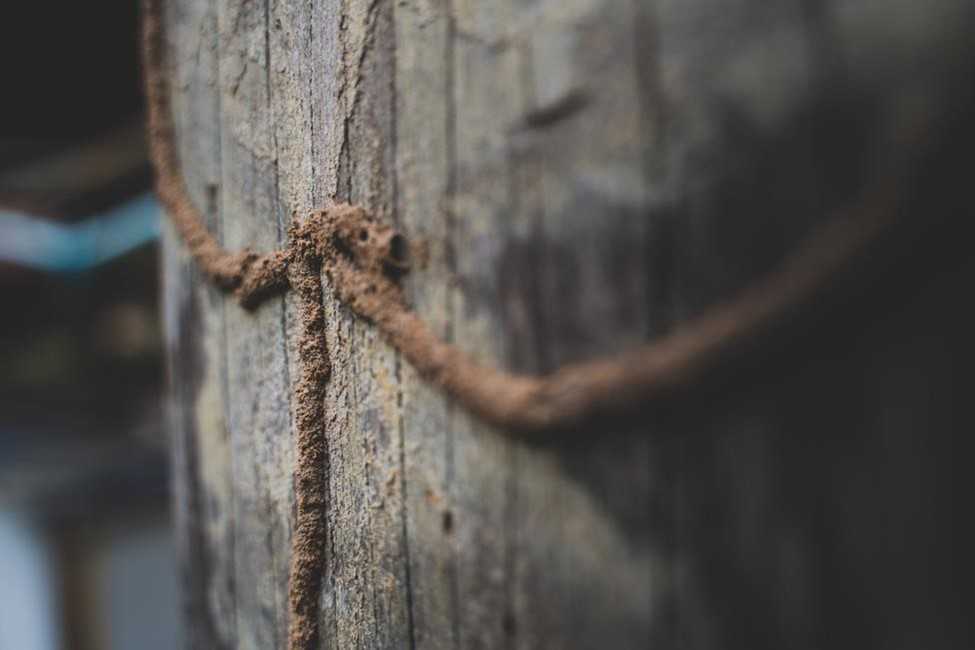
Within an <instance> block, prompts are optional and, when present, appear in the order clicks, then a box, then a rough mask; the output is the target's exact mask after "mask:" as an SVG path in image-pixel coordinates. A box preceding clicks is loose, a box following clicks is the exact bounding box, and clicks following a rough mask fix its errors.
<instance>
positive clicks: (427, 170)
mask: <svg viewBox="0 0 975 650" xmlns="http://www.w3.org/2000/svg"><path fill="white" fill-rule="evenodd" d="M894 4H897V5H898V7H897V8H895V9H894V10H890V9H889V7H888V5H889V3H887V2H882V1H881V0H861V1H859V2H857V3H855V5H856V6H855V7H854V8H851V3H849V2H846V1H845V0H836V1H835V2H824V3H821V5H819V4H815V3H808V2H799V1H796V2H785V3H766V2H762V1H761V0H742V1H740V2H735V3H728V2H724V1H721V2H718V1H716V0H693V1H686V0H685V1H682V2H670V1H664V0H659V1H655V2H651V1H649V0H647V1H633V2H628V3H623V2H618V1H616V0H552V1H542V0H539V1H536V2H525V1H523V0H497V1H494V2H485V1H484V0H452V1H448V0H401V1H397V2H392V1H391V0H378V1H376V0H344V1H339V0H322V1H320V2H310V3H304V2H303V3H299V2H292V1H283V0H282V1H275V2H272V1H270V0H251V1H244V0H203V1H198V0H173V1H172V2H168V3H167V16H166V28H167V31H166V33H167V38H168V50H169V69H170V71H171V75H172V77H171V78H172V79H173V83H172V87H173V89H174V93H175V96H174V109H175V111H176V115H175V119H176V122H177V127H178V132H179V134H180V151H181V155H182V163H183V167H184V171H185V175H186V180H187V183H188V185H189V188H190V191H191V193H192V194H193V196H194V198H195V200H196V202H197V205H199V206H200V207H201V209H202V210H203V211H204V212H205V213H206V215H207V217H208V219H209V224H208V225H209V227H210V228H211V229H212V231H213V232H214V233H217V234H218V235H219V238H220V240H221V242H222V243H223V244H224V245H225V246H226V247H228V248H231V249H238V248H241V247H244V246H249V247H251V248H253V249H255V250H257V251H261V252H263V251H267V250H271V249H274V248H279V247H281V246H282V244H283V243H284V241H285V238H286V229H287V226H288V224H289V223H290V222H291V221H292V219H294V218H296V217H295V215H299V217H300V215H302V214H303V213H305V212H307V211H310V210H311V209H313V208H316V207H319V206H322V205H325V204H327V203H328V202H329V201H351V202H356V203H360V204H363V205H365V206H366V207H367V208H369V209H370V210H372V211H373V212H374V213H375V214H377V215H379V216H380V218H381V219H383V220H384V221H386V222H388V223H393V224H396V225H397V227H399V228H400V229H401V230H402V231H403V232H404V233H405V234H406V235H407V236H408V237H409V238H410V239H411V240H423V241H425V242H426V245H427V250H428V253H429V254H428V256H427V259H426V261H425V264H424V266H422V268H418V269H416V270H414V271H413V272H412V273H411V274H410V275H409V276H408V278H407V280H406V283H407V290H408V295H409V298H410V301H411V303H412V305H413V306H414V307H415V308H416V310H417V311H418V313H419V314H420V315H421V316H422V317H423V318H424V319H426V320H428V321H430V322H432V323H433V324H434V325H435V327H436V329H437V330H438V332H439V333H440V334H441V335H442V336H443V337H445V338H446V339H448V340H451V341H453V342H455V343H457V344H458V345H460V346H461V347H462V348H464V349H465V350H468V351H470V352H471V353H473V354H475V355H476V356H477V357H478V358H479V359H482V360H485V361H490V362H491V363H494V364H499V365H503V366H505V367H508V368H512V369H517V370H520V371H525V372H546V371H550V370H552V369H554V368H556V367H558V366H560V365H561V364H564V363H566V362H570V361H575V360H583V359H589V358H593V357H596V356H599V355H605V354H609V353H614V352H622V351H625V350H626V349H627V348H628V347H629V346H632V345H635V344H638V343H640V342H643V341H646V340H648V339H649V338H652V337H654V336H658V335H660V334H661V333H664V332H666V331H669V330H670V329H672V328H675V327H679V326H680V323H681V322H682V321H684V320H686V319H688V318H691V317H693V316H694V315H696V314H698V313H700V312H701V311H702V310H703V309H705V308H706V307H707V306H709V305H711V304H714V303H715V302H717V301H720V300H724V299H728V298H729V297H731V296H733V295H734V294H735V292H736V291H738V290H740V289H741V288H742V287H744V286H746V285H747V283H748V282H749V281H751V280H752V279H754V278H755V277H756V276H757V275H759V274H761V273H763V272H765V271H767V270H769V269H770V268H772V267H773V266H774V265H775V264H776V263H777V262H778V261H779V260H781V258H782V256H783V255H784V254H785V253H786V252H787V251H788V250H789V249H790V248H791V246H792V245H794V244H795V243H796V242H797V241H798V239H799V238H800V237H801V236H802V235H803V234H804V233H805V232H807V230H808V228H809V227H810V225H811V224H813V223H815V222H817V221H818V220H822V219H824V218H825V217H826V216H828V215H829V213H830V211H831V210H833V209H835V208H837V207H838V206H840V205H842V204H843V203H844V202H846V201H849V200H851V199H852V198H853V197H855V196H856V194H857V192H858V191H859V190H860V189H861V188H862V187H863V186H864V185H865V184H866V183H867V182H868V180H869V179H870V176H871V173H872V172H873V171H874V170H875V169H876V165H874V164H873V160H874V158H875V157H880V156H881V155H882V153H883V152H884V151H890V150H891V149H890V147H891V141H892V133H895V132H896V128H894V127H891V126H890V124H891V122H890V120H891V119H894V118H895V117H896V115H897V114H898V110H899V107H900V106H901V104H902V103H903V102H902V101H901V100H903V99H904V98H905V97H906V98H908V99H912V98H913V99H917V100H919V101H922V102H925V101H926V102H930V104H931V107H932V108H938V107H940V106H941V104H939V102H942V103H943V102H944V101H945V100H944V97H943V93H942V94H937V93H932V92H927V91H928V90H930V87H929V86H926V85H925V84H926V83H927V82H929V81H930V80H931V79H933V78H938V75H939V74H942V73H944V74H945V75H946V74H947V70H948V69H949V68H950V67H951V66H950V65H949V64H950V62H951V61H953V60H955V59H954V58H953V57H957V56H958V52H957V51H954V50H952V51H949V50H950V49H951V48H949V47H947V46H946V45H945V44H946V43H952V44H954V43H957V42H962V41H964V40H965V39H964V38H962V39H954V37H955V36H957V35H958V34H965V33H966V32H965V31H964V29H963V28H964V26H965V25H970V22H968V21H967V19H968V16H967V12H966V9H965V7H964V5H965V4H966V3H965V2H964V1H963V0H937V1H934V2H930V3H925V6H924V7H923V8H918V9H917V12H918V13H919V14H922V15H923V16H924V17H925V19H926V20H924V21H915V20H914V19H909V18H907V17H905V16H906V13H908V12H907V9H908V5H910V4H911V3H894ZM902 5H903V6H902ZM929 5H931V6H929ZM898 12H900V13H898ZM902 14H903V15H902ZM942 76H943V75H942ZM884 147H887V149H885V148H884ZM893 150H896V148H895V149H893ZM935 257H939V256H932V258H935ZM924 259H925V260H927V258H924ZM163 261H164V287H165V298H164V311H165V320H166V323H165V324H166V332H167V347H168V353H169V354H168V359H169V369H170V387H171V391H170V392H171V397H172V399H171V404H172V409H171V414H172V417H171V423H172V431H173V437H172V447H173V458H174V465H173V467H174V495H175V503H176V510H175V512H176V521H177V526H178V536H179V540H180V544H181V554H182V559H183V563H184V564H183V584H184V587H185V594H184V595H185V609H186V614H187V620H188V622H189V630H188V634H189V646H190V647H193V648H261V649H264V648H282V647H284V644H285V640H286V637H287V580H288V562H289V550H290V549H289V543H290V530H291V528H290V526H291V521H292V507H293V492H292V484H291V480H292V479H291V470H292V464H293V460H294V451H293V438H292V431H291V411H290V409H291V406H292V404H291V398H290V388H291V383H292V378H293V377H295V376H296V368H295V359H296V356H297V355H296V350H295V349H294V341H295V331H294V330H295V326H296V314H295V308H294V304H293V302H292V301H293V298H292V297H291V296H288V297H285V298H277V299H274V300H271V301H268V302H267V303H265V304H264V305H262V306H261V307H260V308H258V309H257V310H256V311H254V312H253V313H251V312H246V311H244V310H242V309H240V308H239V307H238V306H237V305H236V304H235V303H233V302H232V301H230V300H226V299H225V298H224V297H223V296H221V295H220V294H219V293H218V292H216V291H215V290H214V289H212V288H209V287H208V286H207V285H206V284H205V283H204V282H202V281H201V278H200V276H199V274H198V273H197V271H196V270H195V269H194V268H193V265H192V263H191V261H190V260H189V259H188V257H187V255H186V254H185V252H184V251H183V249H182V248H181V246H180V245H179V243H178V242H177V238H176V237H175V236H174V234H173V233H172V232H167V233H166V236H165V239H164V247H163ZM915 261H917V260H915ZM939 268H940V267H939ZM970 270H971V267H970V264H969V265H967V266H964V267H962V271H964V272H965V273H968V274H970ZM962 271H957V270H956V271H953V272H952V273H950V274H948V275H943V276H940V277H941V279H940V280H939V281H938V283H928V284H923V283H922V284H921V285H918V283H914V284H911V285H910V287H909V288H908V289H907V290H904V291H893V293H894V294H897V297H896V298H895V299H893V300H892V299H891V296H890V294H891V292H892V291H891V290H890V288H889V285H886V286H888V289H887V290H886V291H885V292H882V293H883V294H884V296H886V297H884V298H883V299H877V300H872V301H867V302H866V303H864V304H866V305H868V306H869V307H870V308H869V309H866V308H859V311H857V310H854V309H850V315H849V317H847V316H845V315H843V314H842V313H841V314H839V315H838V314H836V313H831V314H830V313H825V312H824V313H817V314H815V315H812V316H811V320H810V321H809V322H810V323H811V326H810V327H806V328H802V329H803V332H804V334H803V335H804V336H805V337H806V338H805V339H804V342H803V343H801V344H789V343H788V342H785V343H784V344H780V345H778V346H777V347H776V348H775V354H776V355H779V356H781V359H780V360H778V361H775V362H773V363H771V364H769V363H765V361H767V359H764V360H763V359H758V360H757V363H755V364H752V365H754V366H755V367H754V368H750V369H749V370H748V372H746V373H743V374H740V375H735V376H734V377H733V378H731V379H732V380H731V381H724V382H722V383H721V384H720V385H719V386H718V389H717V390H710V391H706V392H704V393H701V394H695V395H693V396H690V397H688V398H687V399H685V400H681V401H677V402H674V403H671V404H663V405H660V404H657V405H654V407H653V408H652V409H649V410H648V412H647V413H644V414H640V415H639V416H638V417H634V418H632V419H629V420H626V421H607V422H605V423H603V424H600V425H598V426H594V427H593V428H592V429H591V430H588V431H585V432H582V435H578V432H577V433H576V435H574V436H573V437H572V438H568V437H565V438H564V439H559V437H558V436H557V435H556V436H555V440H548V441H542V442H540V443H533V444H528V443H525V442H522V441H519V440H518V439H516V438H512V437H508V436H505V435H502V433H501V432H498V431H495V430H492V429H491V428H490V427H488V426H485V425H483V424H482V423H480V422H479V421H478V420H477V419H476V418H473V417H472V416H470V415H468V414H467V413H466V412H464V411H463V410H461V409H459V408H458V407H456V406H455V405H454V404H452V403H451V402H450V401H449V400H447V399H445V398H444V397H443V396H442V395H441V394H440V393H439V392H437V391H436V390H434V389H432V388H430V387H429V386H427V385H426V384H424V383H423V382H422V381H420V380H419V379H418V377H417V376H416V373H415V372H414V370H413V369H412V368H411V367H410V366H409V365H408V364H407V363H406V362H405V361H403V360H401V359H400V357H399V356H398V355H397V354H396V353H395V352H394V351H393V350H391V349H390V348H389V347H388V346H387V345H386V344H385V343H383V342H382V341H381V340H380V339H379V337H378V335H377V333H376V331H375V330H374V329H373V328H372V327H371V326H370V325H369V324H367V323H364V322H362V321H361V320H357V319H355V318H354V317H353V316H352V315H351V314H350V312H349V311H348V310H347V309H346V308H344V307H342V306H341V305H340V304H339V303H338V302H337V301H336V300H335V299H334V296H333V294H332V288H331V287H330V286H329V284H328V282H327V280H326V279H324V278H323V287H324V289H323V290H324V296H325V308H326V316H327V332H326V338H327V344H328V349H329V351H330V355H331V358H332V364H333V374H332V377H331V379H330V381H329V384H328V388H327V399H326V405H325V407H326V418H327V420H326V424H325V429H326V436H327V449H328V468H327V477H326V478H327V485H328V494H327V503H328V506H327V521H328V524H327V525H328V535H327V539H326V540H325V543H326V566H325V568H324V575H325V578H324V586H323V590H322V593H321V605H320V611H321V615H320V628H321V646H322V647H326V648H337V649H343V650H344V649H348V648H358V647H368V648H407V647H416V648H456V647H460V648H504V647H511V648H516V647H517V648H542V647H546V648H646V647H651V646H653V647H660V648H724V647H734V648H756V647H769V648H773V647H774V648H782V647H790V648H814V647H822V646H834V645H837V644H839V645H843V646H848V647H856V646H859V647H864V646H871V645H872V646H874V647H886V648H894V647H897V648H901V647H903V648H909V647H922V646H925V647H935V646H937V643H934V645H931V644H930V643H926V642H925V641H932V639H933V638H934V637H932V636H931V635H932V634H934V633H935V632H936V633H937V635H938V636H937V639H935V640H944V641H945V642H949V641H952V640H957V639H959V638H960V636H959V635H960V634H962V630H964V629H965V628H964V627H963V626H964V616H963V612H962V610H960V609H957V610H956V609H953V605H952V604H953V603H955V601H954V600H952V598H954V596H953V594H954V593H956V592H957V590H956V591H952V589H954V586H957V585H954V583H953V582H952V581H951V579H950V578H949V577H947V575H946V574H945V571H946V569H947V568H948V567H950V566H951V561H952V560H951V558H952V557H953V556H952V555H951V548H953V547H952V543H951V542H950V539H949V537H950V536H949V534H948V532H946V531H947V530H948V529H947V528H946V526H948V524H947V523H946V522H949V521H950V520H951V518H952V517H954V516H956V515H959V516H960V513H961V512H962V511H961V510H958V509H957V508H958V506H953V505H950V504H949V505H944V509H943V510H940V511H938V512H935V511H934V510H932V509H931V508H932V507H933V506H932V504H935V503H940V504H944V503H945V502H943V501H942V497H943V496H944V495H945V494H946V491H947V490H948V489H949V487H950V486H951V485H952V484H951V482H950V481H951V480H953V479H949V478H946V476H948V475H949V474H950V472H949V473H948V474H946V473H945V472H942V471H941V470H942V469H943V464H944V463H948V464H949V465H950V466H951V467H953V466H954V465H951V463H952V462H956V461H953V460H952V458H953V456H952V454H951V453H950V449H951V447H952V442H951V441H952V440H953V439H954V438H953V436H954V435H955V433H956V432H958V431H960V430H962V429H960V428H959V427H963V425H964V423H965V422H968V423H969V424H970V423H971V415H970V409H969V414H968V415H967V420H966V419H965V416H964V415H963V414H962V413H960V411H959V409H958V407H957V403H956V401H955V400H956V398H957V397H958V394H957V391H958V390H959V389H958V387H957V386H956V385H955V383H954V382H953V381H952V377H951V372H950V369H951V367H952V359H953V354H954V353H953V350H954V349H955V346H956V345H959V342H960V341H961V340H963V339H964V338H966V337H967V336H968V335H969V333H970V331H971V329H970V328H971V321H970V320H967V321H966V320H965V319H964V318H962V317H960V316H959V317H957V318H952V319H951V321H950V322H948V323H947V324H945V325H943V326H942V325H941V324H940V321H939V322H932V321H931V320H929V319H926V318H925V315H926V314H928V313H931V312H932V311H940V312H942V313H944V310H950V309H952V307H951V305H952V304H953V303H952V300H951V298H952V297H953V296H958V295H961V294H962V293H963V292H964V291H968V289H964V287H965V286H967V285H966V284H965V282H966V278H967V277H969V276H968V275H964V276H963V275H960V273H961V272H962ZM952 289H953V291H954V292H953V291H952ZM885 305H886V306H885ZM891 305H894V306H893V307H892V306H891ZM847 307H849V306H847ZM861 307H862V306H861ZM879 309H887V311H886V312H882V313H885V314H886V316H885V317H884V318H883V319H871V318H867V317H865V316H864V313H867V312H869V313H875V311H876V310H879ZM871 310H873V311H871ZM857 314H859V315H857ZM806 316H810V315H806ZM838 322H839V323H841V324H840V325H836V323H838ZM829 323H832V325H829ZM820 325H823V327H825V328H826V332H827V333H826V334H821V335H819V336H818V338H817V334H816V333H815V332H813V333H810V330H816V329H819V327H820ZM827 325H828V327H827ZM780 343H781V342H780ZM766 356H768V354H766ZM770 366H771V367H770ZM969 430H970V426H969ZM952 476H953V475H952ZM895 576H896V577H895ZM901 580H902V581H903V582H901ZM946 585H948V586H946ZM898 586H901V587H903V590H901V589H898ZM968 589H969V591H970V587H968ZM911 590H913V591H911ZM901 608H903V609H904V611H911V614H912V615H911V616H909V617H908V616H904V617H900V616H896V615H895V613H897V612H900V611H901ZM938 647H941V646H938ZM944 647H950V646H947V645H946V646H944Z"/></svg>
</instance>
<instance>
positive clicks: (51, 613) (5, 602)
mask: <svg viewBox="0 0 975 650" xmlns="http://www.w3.org/2000/svg"><path fill="white" fill-rule="evenodd" d="M0 557H2V558H3V562H2V564H0V577H2V579H0V648H2V649H3V650H7V649H8V648H9V649H11V650H12V649H13V648H16V649H17V650H55V648H57V647H59V646H60V645H61V643H60V638H59V636H60V635H59V633H58V632H59V629H58V621H57V615H58V614H57V612H56V611H55V610H56V603H55V595H54V593H53V584H52V583H53V580H54V578H53V576H52V575H51V558H50V557H49V552H48V548H47V545H46V544H45V543H44V540H43V539H42V536H41V535H40V534H39V531H38V530H37V529H36V528H35V527H34V526H32V525H31V524H30V523H29V522H28V521H27V520H25V519H24V518H22V517H20V516H18V515H17V514H16V513H13V512H9V511H4V510H0Z"/></svg>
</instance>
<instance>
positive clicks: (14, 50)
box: [0, 0, 180, 650]
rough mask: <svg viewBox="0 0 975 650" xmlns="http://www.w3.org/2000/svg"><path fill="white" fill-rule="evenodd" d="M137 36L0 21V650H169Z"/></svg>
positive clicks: (102, 9) (101, 16) (113, 19)
mask: <svg viewBox="0 0 975 650" xmlns="http://www.w3.org/2000/svg"><path fill="white" fill-rule="evenodd" d="M55 9H56V16H57V18H56V20H52V19H51V18H52V11H54V10H55ZM138 33H139V29H138V3H136V2H133V1H132V0H103V1H102V2H98V3H59V4H57V6H56V7H54V6H50V5H44V4H43V3H17V4H16V5H14V6H5V7H4V11H3V18H2V20H0V68H2V70H0V78H2V79H3V86H2V91H0V98H2V100H0V296H2V306H0V315H2V317H0V650H35V649H36V650H47V649H53V648H65V649H87V648H145V649H153V648H167V649H169V648H174V647H177V646H178V643H177V639H178V638H179V634H180V631H179V630H180V625H179V618H178V607H177V599H176V583H177V580H176V573H177V570H176V559H175V554H174V548H173V544H172V540H171V535H170V527H169V521H168V518H169V517H168V506H167V485H166V451H165V445H164V444H163V442H162V439H163V431H162V427H163V423H162V421H163V418H162V409H161V391H162V381H163V367H162V355H161V340H160V325H159V317H158V305H157V294H158V291H157V282H158V280H157V277H158V275H157V253H156V249H155V247H154V246H152V245H151V242H152V241H153V240H154V239H155V238H156V236H157V232H158V217H159V210H158V206H157V205H156V203H155V200H154V199H153V198H152V196H151V194H150V181H151V178H150V168H149V164H148V160H147V157H146V148H145V142H144V139H143V132H142V128H143V127H142V120H143V106H142V101H143V100H142V91H141V83H140V69H139V55H138V42H137V39H138ZM136 594H138V597H134V596H135V595H136Z"/></svg>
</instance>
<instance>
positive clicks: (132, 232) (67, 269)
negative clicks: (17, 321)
mask: <svg viewBox="0 0 975 650" xmlns="http://www.w3.org/2000/svg"><path fill="white" fill-rule="evenodd" d="M159 214H160V207H159V203H158V202H157V201H156V199H155V197H154V196H153V195H151V194H145V195H143V196H140V197H138V198H136V199H133V200H131V201H129V202H127V203H123V204H121V205H119V206H118V207H116V208H113V209H112V210H109V211H108V212H106V213H105V214H102V215H96V216H92V217H88V218H87V219H85V220H84V221H82V222H80V223H73V224H60V223H56V222H53V221H49V220H47V219H41V218H38V217H31V216H28V215H25V214H19V213H13V212H4V211H0V262H10V263H13V264H18V265H21V266H27V267H31V268H35V269H40V270H43V271H51V272H61V273H72V272H74V273H76V272H79V271H85V270H88V269H91V268H93V267H96V266H99V265H100V264H104V263H105V262H108V261H110V260H113V259H115V258H116V257H119V256H120V255H124V254H125V253H128V252H129V251H131V250H133V249H135V248H138V247H139V246H141V245H143V244H145V243H147V242H150V241H153V240H155V239H156V238H158V237H159Z"/></svg>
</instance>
